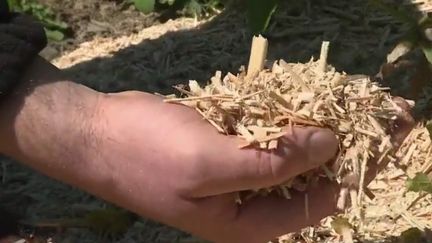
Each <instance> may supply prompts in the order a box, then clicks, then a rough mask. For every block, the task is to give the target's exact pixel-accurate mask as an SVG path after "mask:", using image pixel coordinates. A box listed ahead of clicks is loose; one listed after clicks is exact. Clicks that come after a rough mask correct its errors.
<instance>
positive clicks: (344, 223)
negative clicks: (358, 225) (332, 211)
mask: <svg viewBox="0 0 432 243" xmlns="http://www.w3.org/2000/svg"><path fill="white" fill-rule="evenodd" d="M330 225H331V227H332V229H333V230H334V231H335V232H336V233H338V234H340V235H342V234H343V232H344V231H345V230H347V229H352V228H353V226H352V225H351V224H350V222H349V221H348V219H346V218H342V217H336V218H335V219H333V221H332V222H331V223H330Z"/></svg>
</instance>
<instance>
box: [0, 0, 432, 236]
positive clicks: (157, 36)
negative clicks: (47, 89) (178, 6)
mask: <svg viewBox="0 0 432 243" xmlns="http://www.w3.org/2000/svg"><path fill="white" fill-rule="evenodd" d="M43 2H46V3H50V4H52V6H53V7H54V8H56V9H58V11H60V13H61V15H62V16H63V17H64V19H65V20H66V21H67V22H68V23H69V24H71V25H72V27H73V30H74V31H75V35H74V37H73V38H71V39H68V40H66V41H64V42H62V43H52V44H50V46H49V47H48V48H47V49H46V50H44V52H43V55H44V56H45V57H46V58H47V59H49V60H51V61H52V62H53V63H54V64H55V65H57V66H58V67H59V68H61V69H63V70H64V71H65V72H66V73H67V74H69V75H70V77H71V78H73V79H74V80H76V81H77V82H81V83H84V84H86V85H89V86H90V87H93V88H95V89H98V90H101V91H110V92H113V91H121V90H128V89H137V90H142V91H147V92H158V93H164V94H169V93H173V92H174V90H173V89H172V86H173V85H175V84H179V83H187V82H188V81H189V80H197V81H198V82H200V83H205V82H206V81H207V80H208V78H209V77H211V76H212V75H213V74H214V72H215V71H217V70H222V71H223V72H228V71H231V72H233V73H235V72H237V70H238V69H239V68H240V67H241V65H245V64H246V63H247V61H248V55H249V48H250V41H251V36H250V34H249V32H248V30H247V25H246V22H245V19H244V16H243V15H242V14H241V13H239V12H235V11H229V12H224V13H222V14H220V15H218V16H214V17H213V18H211V19H208V20H203V21H199V22H198V21H196V20H194V19H191V18H178V19H175V20H170V21H168V22H166V23H161V22H160V20H159V18H158V16H157V15H150V16H144V15H142V14H140V13H137V12H136V11H135V10H134V9H133V8H131V7H130V6H129V5H125V4H121V1H107V0H103V1H96V0H88V1H53V0H44V1H43ZM304 2H305V3H309V4H299V3H296V4H291V5H288V6H285V7H283V8H281V9H280V11H279V12H278V14H277V16H276V18H275V21H273V22H272V23H271V26H270V32H269V34H268V39H269V41H270V50H269V59H270V60H276V59H279V58H283V59H285V60H286V61H288V62H302V61H307V60H308V59H310V58H311V56H317V55H318V54H319V50H320V47H321V42H322V41H323V40H330V41H331V51H330V63H331V64H332V65H334V66H335V67H336V68H337V69H338V70H342V71H345V72H347V73H349V74H368V75H374V74H376V73H377V72H378V71H379V68H380V65H381V64H382V63H383V62H385V59H386V54H387V53H388V52H389V50H390V49H391V47H392V46H393V45H394V44H395V41H396V40H398V39H399V37H400V34H401V33H403V31H402V30H401V25H400V24H399V23H397V22H395V21H393V20H392V19H391V18H390V17H388V16H385V15H383V14H381V13H379V12H376V11H371V10H370V9H367V7H366V5H365V3H364V2H365V1H360V0H355V1H304ZM61 5H63V6H61ZM300 5H303V6H300ZM341 10H342V11H341ZM410 139H411V140H408V142H407V143H406V145H404V147H403V149H402V150H401V153H400V156H401V157H405V156H407V154H408V156H409V157H406V158H405V160H403V161H404V163H408V164H410V166H409V169H408V170H402V169H396V168H389V169H388V171H386V172H384V173H383V174H382V175H380V177H379V178H378V179H379V180H377V182H375V183H374V184H373V185H372V189H373V191H374V192H375V193H376V195H377V198H376V199H374V200H373V201H371V202H368V205H370V206H371V207H370V210H367V215H366V216H367V219H368V222H369V223H368V224H366V225H365V227H364V228H363V229H361V232H360V233H359V237H361V238H364V239H368V240H371V242H379V240H385V239H386V240H387V241H390V240H392V236H398V235H399V234H400V233H401V232H402V231H403V230H406V229H407V228H409V227H412V226H416V227H431V221H432V220H431V219H432V215H431V212H432V210H429V211H428V209H430V207H431V205H432V201H431V197H430V196H425V197H422V198H420V199H419V200H417V202H416V203H415V204H414V207H409V208H408V205H409V204H410V203H411V202H412V201H413V200H414V199H416V198H417V196H418V195H417V194H415V193H408V194H406V193H404V186H403V185H404V181H405V180H406V178H407V175H409V176H411V175H412V174H413V173H415V172H417V171H419V170H421V169H424V168H426V167H428V165H427V164H426V162H429V158H430V152H431V145H430V139H429V137H428V135H427V133H426V131H425V129H424V128H423V127H419V129H416V130H415V131H414V132H413V134H412V135H411V136H410ZM412 144H415V148H412V146H413V145H412ZM1 165H2V167H1V168H0V172H1V173H0V179H1V181H0V188H1V190H0V193H1V194H0V195H1V197H0V205H2V206H5V207H6V208H8V209H10V210H12V211H15V212H19V213H21V214H22V215H24V216H25V218H26V219H28V220H31V219H33V220H36V221H38V220H39V221H40V220H41V219H53V218H60V219H65V218H68V217H76V216H78V217H79V216H80V215H82V213H83V212H85V211H88V210H92V209H93V208H98V207H106V206H107V205H106V204H105V203H104V202H101V201H99V200H97V199H95V198H93V197H92V196H89V195H88V194H86V193H83V192H81V191H79V190H76V189H74V188H70V187H68V186H66V185H63V184H61V183H58V182H55V181H52V180H50V179H48V178H46V177H44V176H41V175H39V174H37V173H34V172H32V171H30V170H28V169H26V168H23V167H21V166H19V165H17V164H16V163H13V162H12V161H8V160H6V159H4V160H3V161H2V162H1ZM395 209H397V210H396V211H395ZM400 209H403V210H402V211H401V210H400ZM48 232H51V231H48ZM38 234H42V233H38ZM363 241H365V240H363ZM54 242H194V241H193V238H192V237H190V236H188V235H187V234H184V233H182V232H179V231H176V230H174V229H172V228H170V227H167V226H164V225H160V224H157V223H154V222H152V221H148V220H145V219H140V220H137V221H136V222H134V223H133V224H132V225H131V226H130V227H129V228H128V230H127V232H126V233H125V234H124V235H122V236H120V237H119V238H118V239H116V240H107V239H103V238H100V237H99V236H98V235H97V234H95V233H93V232H91V231H89V230H86V229H75V228H68V229H66V231H64V232H63V233H58V232H57V233H55V240H54Z"/></svg>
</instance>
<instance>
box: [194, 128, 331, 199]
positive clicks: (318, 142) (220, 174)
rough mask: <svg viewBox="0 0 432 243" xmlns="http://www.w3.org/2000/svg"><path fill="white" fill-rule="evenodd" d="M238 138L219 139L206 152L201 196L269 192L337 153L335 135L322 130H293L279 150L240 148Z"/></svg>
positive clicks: (200, 190) (289, 132) (284, 139)
mask: <svg viewBox="0 0 432 243" xmlns="http://www.w3.org/2000/svg"><path fill="white" fill-rule="evenodd" d="M238 144H239V140H238V138H233V137H227V136H218V137H217V138H215V139H213V143H212V146H211V147H210V148H207V151H206V155H205V161H206V163H205V165H203V166H205V168H204V171H205V173H203V174H204V175H205V176H204V175H203V178H202V179H203V180H202V182H203V183H202V184H201V185H202V187H201V188H200V189H199V192H198V194H199V195H200V196H211V195H217V194H222V193H229V192H237V191H242V190H253V189H260V188H267V187H271V186H275V185H278V184H281V183H283V182H285V181H287V180H289V179H290V178H293V177H295V176H297V175H299V174H302V173H304V172H307V171H309V170H311V169H314V168H317V167H319V166H320V165H323V164H325V163H326V162H328V161H329V160H330V159H332V158H333V157H334V156H335V155H336V152H337V149H338V141H337V139H336V136H335V135H334V133H332V132H331V131H330V130H328V129H320V128H312V127H308V128H294V129H292V130H290V131H288V132H287V134H286V135H285V136H284V137H282V138H280V139H279V141H278V148H277V149H276V150H272V151H268V150H258V149H255V148H247V149H240V148H238Z"/></svg>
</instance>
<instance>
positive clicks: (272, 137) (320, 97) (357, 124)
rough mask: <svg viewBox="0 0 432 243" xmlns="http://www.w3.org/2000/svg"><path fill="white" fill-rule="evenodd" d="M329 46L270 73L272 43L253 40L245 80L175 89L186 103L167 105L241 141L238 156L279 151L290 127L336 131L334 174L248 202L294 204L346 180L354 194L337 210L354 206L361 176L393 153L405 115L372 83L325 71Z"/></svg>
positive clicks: (298, 181) (300, 180) (229, 78)
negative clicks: (301, 195) (293, 196)
mask: <svg viewBox="0 0 432 243" xmlns="http://www.w3.org/2000/svg"><path fill="white" fill-rule="evenodd" d="M328 46H329V43H328V42H324V43H323V46H322V53H321V57H320V59H319V60H316V61H315V60H313V59H311V60H310V61H309V62H307V63H286V62H285V61H283V60H280V61H276V62H274V63H272V64H270V65H267V66H268V67H265V65H264V63H265V61H264V60H265V56H266V53H267V42H266V40H265V39H264V38H262V37H255V38H254V43H253V45H252V50H251V59H250V63H249V68H248V70H247V72H246V71H245V70H244V68H243V70H241V71H240V72H239V73H238V74H236V75H235V74H232V73H228V74H227V75H225V76H222V73H221V72H220V71H218V72H216V75H215V76H214V77H212V78H211V80H210V82H209V83H208V85H207V86H205V87H200V85H199V84H198V83H197V82H196V81H190V82H189V87H188V88H182V87H177V89H178V90H180V91H181V92H182V93H183V94H184V95H185V97H181V98H178V97H175V96H174V95H171V96H168V97H166V100H165V101H166V102H171V103H180V104H183V105H186V106H189V107H192V108H194V109H196V110H197V111H198V112H199V113H200V114H201V115H202V117H203V118H204V119H206V120H207V121H208V122H209V123H210V124H212V125H213V126H214V127H215V129H217V130H218V131H219V132H220V133H222V134H227V135H228V134H229V135H237V136H239V137H241V138H242V141H243V143H242V144H240V145H239V147H240V149H241V148H246V147H253V146H255V147H256V148H259V149H266V150H274V149H277V148H278V145H279V144H278V139H279V138H281V137H282V136H284V135H286V134H287V133H289V130H288V131H286V129H284V128H287V127H288V128H290V127H291V128H292V127H294V126H317V127H325V128H329V129H331V130H332V131H333V132H335V134H336V135H337V137H338V139H339V141H340V145H339V152H338V154H337V156H336V157H335V158H334V161H331V166H328V167H322V168H320V170H319V171H317V172H311V173H307V174H305V175H300V176H298V177H296V178H292V179H291V180H290V181H288V182H287V183H284V184H283V185H278V186H277V187H274V188H263V189H261V190H259V191H255V192H251V193H250V194H249V195H256V193H268V192H271V191H277V192H279V193H280V194H281V195H282V196H284V197H286V198H290V191H291V190H300V191H302V190H306V189H307V183H310V181H311V180H313V179H314V177H316V176H319V175H321V176H326V177H329V178H330V179H332V180H336V181H337V182H339V183H342V181H343V180H344V177H345V176H348V175H350V176H352V175H354V178H355V180H356V181H355V184H357V186H356V191H355V192H354V191H352V190H351V189H348V188H345V189H342V191H341V198H340V202H339V203H338V204H339V205H338V206H339V207H340V208H343V207H344V204H345V197H348V196H351V201H353V202H352V203H355V202H354V201H357V202H360V200H361V198H362V196H363V195H364V194H365V193H364V191H363V188H364V187H363V184H364V175H365V171H366V170H367V164H368V163H367V162H368V161H369V160H370V159H371V157H373V156H375V155H376V154H379V155H380V158H376V159H378V160H383V159H384V158H386V157H387V156H390V155H391V154H392V152H394V151H393V149H394V148H393V145H392V143H391V141H390V137H391V132H390V129H391V128H392V127H393V124H394V121H395V119H396V115H397V113H398V111H399V110H400V109H401V108H399V106H397V105H396V104H395V102H394V101H393V100H392V97H391V96H390V94H389V93H388V92H387V91H388V89H387V88H385V87H381V86H380V85H379V84H378V83H374V82H373V81H371V79H369V78H368V77H367V76H363V75H357V76H349V75H346V74H345V73H341V72H337V71H336V70H335V68H333V67H332V66H330V65H328V64H327V53H328ZM283 129H284V130H285V131H283ZM350 190H351V191H350Z"/></svg>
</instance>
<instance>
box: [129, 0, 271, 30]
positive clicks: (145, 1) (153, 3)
mask: <svg viewBox="0 0 432 243" xmlns="http://www.w3.org/2000/svg"><path fill="white" fill-rule="evenodd" d="M132 1H133V3H134V4H135V6H136V8H137V9H138V10H140V11H141V12H143V13H151V12H153V11H155V10H157V9H167V8H171V9H174V10H178V11H180V12H181V13H182V14H183V15H189V16H194V17H201V16H204V15H205V14H207V13H209V12H217V10H218V9H222V8H223V7H224V6H226V5H227V4H228V3H229V2H231V1H238V0H231V1H230V0H132ZM241 4H245V7H246V8H247V17H248V21H249V26H250V29H251V31H252V32H253V33H254V34H261V33H263V32H264V31H265V30H266V29H267V27H268V25H269V22H270V19H271V17H272V15H273V14H274V12H275V11H276V9H277V6H278V4H279V0H266V1H263V0H244V1H242V2H241Z"/></svg>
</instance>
